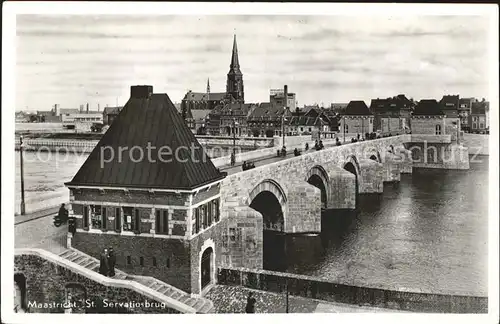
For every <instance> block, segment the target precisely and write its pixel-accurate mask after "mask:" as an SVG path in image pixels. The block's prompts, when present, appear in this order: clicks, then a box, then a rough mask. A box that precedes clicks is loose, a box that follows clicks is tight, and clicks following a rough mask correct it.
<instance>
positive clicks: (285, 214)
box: [220, 135, 412, 268]
mask: <svg viewBox="0 0 500 324" xmlns="http://www.w3.org/2000/svg"><path fill="white" fill-rule="evenodd" d="M407 142H410V135H400V136H394V137H388V138H382V139H376V140H370V141H363V142H357V143H351V144H346V145H342V146H336V147H330V148H328V149H324V150H321V151H317V152H313V153H309V154H304V155H301V156H297V157H294V158H291V159H287V160H283V161H279V162H275V163H270V164H267V165H263V166H260V167H257V168H254V169H250V170H247V171H242V172H238V173H235V174H231V175H229V176H227V177H226V179H225V180H224V181H223V183H222V185H221V191H220V193H221V216H222V217H221V218H223V219H227V228H231V227H238V228H242V230H243V231H247V232H248V235H245V237H246V240H247V241H249V240H250V241H252V240H253V242H254V243H256V244H253V245H254V246H256V249H254V255H253V254H252V253H250V254H249V253H248V251H245V248H244V244H243V245H242V248H241V249H240V250H238V249H231V250H228V251H227V254H228V255H227V257H226V258H223V260H226V261H227V262H223V263H227V265H232V266H244V267H250V268H255V267H258V268H260V267H261V266H260V265H259V262H261V261H259V258H260V259H262V257H261V256H260V257H259V256H258V254H259V253H258V251H259V250H261V246H260V247H259V244H262V227H264V228H266V227H267V226H269V224H272V226H271V227H272V228H275V229H276V230H279V231H282V232H285V233H311V232H313V233H318V232H320V231H321V210H322V208H326V209H355V208H356V197H357V194H358V193H381V192H383V183H384V182H392V181H399V180H400V174H401V173H411V171H412V164H411V153H410V151H408V150H407V149H406V148H405V146H404V144H405V143H407ZM273 226H274V227H273ZM245 227H247V228H245ZM223 254H224V253H223ZM231 254H233V255H232V256H231ZM234 254H240V255H238V256H236V255H234ZM231 260H233V262H232V261H231ZM234 260H241V262H234ZM252 260H255V261H252Z"/></svg>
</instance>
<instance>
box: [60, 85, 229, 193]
mask: <svg viewBox="0 0 500 324" xmlns="http://www.w3.org/2000/svg"><path fill="white" fill-rule="evenodd" d="M134 147H138V148H141V149H142V150H143V151H142V152H143V155H144V158H142V159H139V158H138V156H140V153H135V152H134V151H136V152H140V150H139V149H137V150H134V151H132V148H134ZM147 147H152V148H154V147H156V150H154V149H153V150H151V155H150V156H151V159H149V158H148V155H149V153H147V154H146V153H145V152H144V150H146V148H147ZM182 147H184V148H187V149H179V148H182ZM124 148H128V150H126V151H124V152H123V153H122V154H121V160H120V159H119V155H120V154H119V152H120V150H119V149H121V150H123V149H124ZM160 148H168V149H165V150H162V151H160ZM191 148H192V149H191ZM112 152H114V156H113V155H112V154H111V153H112ZM131 152H132V153H135V154H134V155H132V156H131V154H130V153H131ZM165 152H170V155H169V154H165ZM172 152H176V155H177V158H176V157H174V156H172ZM160 153H163V154H160ZM160 157H161V159H160ZM103 161H104V162H103ZM105 161H109V162H105ZM101 164H102V165H101ZM223 177H224V175H223V174H221V173H220V172H219V171H218V169H217V168H215V166H214V165H213V163H212V161H211V160H210V158H208V156H207V155H206V153H205V151H204V150H203V147H202V146H201V145H200V143H199V142H198V141H197V139H196V138H195V136H194V134H193V133H192V132H191V130H190V129H189V128H188V127H187V125H186V124H185V122H184V121H183V120H182V117H181V115H180V114H179V113H178V112H177V110H176V109H175V107H174V104H173V103H172V101H171V100H170V98H169V97H168V95H167V94H164V93H162V94H155V93H153V87H152V86H133V87H131V98H130V99H129V100H128V101H127V103H126V104H125V106H124V107H123V109H122V111H121V112H120V113H119V114H118V116H117V117H116V119H115V121H114V122H113V124H112V125H111V126H110V128H109V129H108V131H107V132H106V133H105V134H104V135H103V136H102V138H101V140H100V141H99V143H98V144H97V146H96V147H95V148H94V150H93V151H92V153H90V155H89V157H88V158H87V160H86V161H85V162H84V163H83V165H82V167H81V168H80V169H79V170H78V172H77V173H76V175H75V176H74V178H73V179H72V180H71V181H70V182H68V183H66V185H70V186H79V185H86V186H96V187H101V186H102V187H130V188H143V189H144V188H148V189H155V188H158V189H173V190H181V189H182V190H191V189H195V188H197V187H199V186H202V185H204V184H208V183H211V182H214V181H217V180H219V179H222V178H223Z"/></svg>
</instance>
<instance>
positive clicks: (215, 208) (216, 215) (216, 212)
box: [212, 199, 220, 222]
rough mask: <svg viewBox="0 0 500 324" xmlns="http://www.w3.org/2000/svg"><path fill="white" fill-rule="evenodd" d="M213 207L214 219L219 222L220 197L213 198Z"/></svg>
mask: <svg viewBox="0 0 500 324" xmlns="http://www.w3.org/2000/svg"><path fill="white" fill-rule="evenodd" d="M212 207H213V213H212V215H213V218H214V221H215V222H218V221H219V219H220V214H219V199H215V200H213V204H212Z"/></svg>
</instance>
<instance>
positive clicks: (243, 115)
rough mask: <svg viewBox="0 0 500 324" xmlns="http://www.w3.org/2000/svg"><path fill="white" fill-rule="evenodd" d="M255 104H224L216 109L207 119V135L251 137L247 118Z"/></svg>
mask: <svg viewBox="0 0 500 324" xmlns="http://www.w3.org/2000/svg"><path fill="white" fill-rule="evenodd" d="M257 108H258V106H257V105H256V104H251V103H249V104H244V103H225V104H223V105H220V106H218V107H216V108H215V109H214V110H213V111H211V112H210V114H209V117H208V129H207V131H208V133H209V134H210V135H222V136H233V135H234V134H236V136H252V135H251V134H252V133H251V129H250V126H249V124H248V118H249V116H250V115H251V114H252V112H253V111H254V110H255V109H257Z"/></svg>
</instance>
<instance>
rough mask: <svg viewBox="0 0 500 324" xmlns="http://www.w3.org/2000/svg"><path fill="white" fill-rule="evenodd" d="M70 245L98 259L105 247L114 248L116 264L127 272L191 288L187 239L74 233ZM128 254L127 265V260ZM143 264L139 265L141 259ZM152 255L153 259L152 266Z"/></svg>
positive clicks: (180, 287)
mask: <svg viewBox="0 0 500 324" xmlns="http://www.w3.org/2000/svg"><path fill="white" fill-rule="evenodd" d="M71 244H72V247H73V248H75V249H77V250H80V251H82V252H84V253H86V254H88V255H90V256H93V257H94V258H97V259H99V257H100V254H101V253H102V250H103V249H104V248H109V247H113V249H114V250H115V253H116V267H117V268H118V269H121V270H123V271H125V272H127V273H130V274H133V275H141V276H151V277H155V278H157V279H159V280H161V281H164V282H166V283H168V284H170V285H172V286H175V287H177V288H179V289H182V290H184V291H190V290H191V259H190V246H189V241H184V240H179V239H166V238H158V237H143V236H138V235H134V236H127V235H111V234H107V233H87V232H77V233H75V236H74V237H73V239H72V243H71ZM128 257H130V264H129V263H128ZM141 257H142V258H143V264H142V265H141V264H140V258H141ZM153 258H155V259H156V265H154V261H153Z"/></svg>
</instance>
